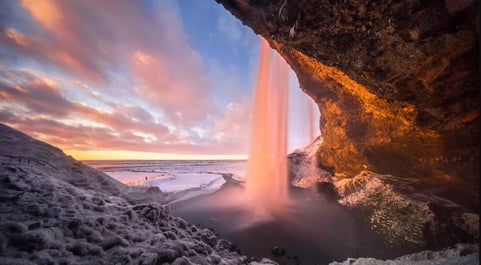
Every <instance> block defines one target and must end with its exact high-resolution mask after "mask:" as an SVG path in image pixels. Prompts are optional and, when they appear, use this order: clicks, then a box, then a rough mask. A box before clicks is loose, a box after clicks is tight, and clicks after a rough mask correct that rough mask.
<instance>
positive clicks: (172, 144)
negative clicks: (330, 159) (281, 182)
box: [0, 0, 319, 160]
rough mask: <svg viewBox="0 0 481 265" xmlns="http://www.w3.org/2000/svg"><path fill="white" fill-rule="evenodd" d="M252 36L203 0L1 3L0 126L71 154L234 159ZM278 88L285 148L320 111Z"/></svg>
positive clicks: (242, 132)
mask: <svg viewBox="0 0 481 265" xmlns="http://www.w3.org/2000/svg"><path fill="white" fill-rule="evenodd" d="M259 38H260V37H259V36H258V35H256V34H254V32H253V31H252V30H251V29H250V28H248V27H246V26H243V25H242V23H241V22H240V21H239V20H237V19H236V18H235V17H233V16H232V15H231V14H230V13H229V12H228V11H226V10H225V9H224V8H223V7H222V6H221V5H219V4H217V3H216V2H215V1H214V0H211V1H197V0H182V1H173V0H172V1H171V0H163V1H155V0H140V1H127V0H124V1H122V0H101V1H83V0H68V1H64V0H57V1H55V0H21V1H0V123H4V124H7V125H9V126H12V127H14V128H16V129H18V130H21V131H22V132H25V133H27V134H28V135H30V136H32V137H34V138H36V139H39V140H41V141H45V142H47V143H49V144H52V145H54V146H57V147H59V148H61V149H62V150H63V151H64V152H65V153H67V154H69V155H72V156H73V157H75V158H77V159H81V160H95V159H236V158H245V157H246V154H247V153H248V148H249V136H250V127H251V117H252V115H253V114H252V113H251V112H252V111H251V109H252V102H253V98H252V97H253V90H254V89H255V83H256V78H257V64H258V60H259V59H258V54H259V43H260V39H259ZM289 83H290V90H289V151H293V150H294V149H297V148H302V147H303V146H305V145H307V144H308V143H309V141H310V136H309V135H310V134H309V128H310V125H309V124H310V123H311V122H315V123H316V125H315V126H316V127H315V128H318V125H317V120H318V117H319V114H318V111H317V108H315V107H314V108H315V110H316V114H317V115H316V116H315V117H314V118H313V119H312V121H311V120H309V117H308V114H307V111H308V109H309V107H313V103H312V100H310V99H309V98H308V97H307V96H306V95H305V94H303V92H302V91H301V90H300V89H299V85H298V82H297V79H296V77H295V74H294V73H293V72H292V71H291V74H290V77H289Z"/></svg>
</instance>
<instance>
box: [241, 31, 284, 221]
mask: <svg viewBox="0 0 481 265" xmlns="http://www.w3.org/2000/svg"><path fill="white" fill-rule="evenodd" d="M288 78H289V72H288V65H287V63H286V62H285V61H284V59H283V58H282V57H281V56H280V55H279V54H278V53H277V52H274V53H273V54H272V60H271V49H270V47H269V44H268V43H267V41H266V40H264V39H261V49H260V60H259V72H258V78H257V85H256V91H255V99H254V112H253V113H254V115H253V126H252V135H251V143H250V150H249V160H248V163H247V174H246V175H247V176H246V189H245V194H246V196H247V200H248V202H249V204H250V205H249V207H251V208H252V210H253V212H254V213H255V215H256V216H257V217H260V218H262V217H268V216H269V215H270V214H271V213H273V212H277V211H279V210H281V209H282V208H284V207H285V205H286V204H287V203H288V201H289V199H288V179H287V95H288V86H289V80H288Z"/></svg>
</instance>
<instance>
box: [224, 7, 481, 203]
mask: <svg viewBox="0 0 481 265" xmlns="http://www.w3.org/2000/svg"><path fill="white" fill-rule="evenodd" d="M217 2H219V3H221V4H222V5H223V6H224V7H225V8H226V9H228V10H229V11H230V12H231V13H232V14H233V15H235V16H236V17H237V18H239V19H240V20H241V21H242V22H243V23H244V24H246V25H247V26H249V27H251V28H252V29H253V30H254V31H255V32H256V33H258V34H260V35H262V36H263V37H264V38H265V39H266V40H268V42H269V43H270V45H271V46H272V47H273V48H274V49H276V50H278V51H279V52H280V53H281V54H282V56H283V57H284V58H285V59H286V61H287V62H288V63H289V64H290V66H291V67H292V69H293V70H294V71H295V72H296V74H297V76H298V79H299V82H300V84H301V87H302V89H303V90H304V91H305V92H306V93H307V94H308V95H310V96H311V97H312V98H313V99H314V100H315V101H316V102H317V104H318V106H319V110H320V112H321V120H320V129H321V132H322V135H323V141H324V142H323V144H322V146H321V147H320V148H319V150H318V156H319V157H318V160H319V162H320V164H321V166H322V167H323V168H324V169H328V170H330V171H332V172H333V173H335V174H338V175H345V176H347V177H352V176H355V175H356V174H358V173H359V172H360V171H362V170H370V171H374V172H377V173H380V174H392V175H396V176H401V177H404V178H406V179H407V180H409V181H410V182H411V183H412V184H413V185H415V186H417V187H420V188H426V187H429V189H430V190H431V191H435V193H437V194H439V195H443V196H445V197H450V199H453V200H455V201H458V202H461V203H464V204H471V206H473V207H476V206H477V204H478V203H477V201H478V197H479V195H478V194H479V188H478V185H479V163H478V160H479V77H478V71H479V41H478V32H479V29H478V20H479V11H478V1H473V0H462V1H450V0H446V1H439V0H438V1H421V0H409V1H381V2H379V1H366V0H360V1H328V0H299V1H297V0H280V1H269V0H249V1H248V0H217ZM463 198H465V199H463ZM463 200H464V201H463ZM473 204H474V205H473Z"/></svg>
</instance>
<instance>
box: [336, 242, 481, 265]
mask: <svg viewBox="0 0 481 265" xmlns="http://www.w3.org/2000/svg"><path fill="white" fill-rule="evenodd" d="M404 264H406V265H441V264H442V265H471V264H479V245H477V244H476V245H470V244H457V245H456V246H454V247H452V248H447V249H444V250H441V251H422V252H419V253H414V254H409V255H404V256H401V257H398V258H396V259H394V260H379V259H373V258H358V259H353V258H349V259H347V260H345V261H343V262H331V263H330V265H404Z"/></svg>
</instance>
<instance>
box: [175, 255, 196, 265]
mask: <svg viewBox="0 0 481 265" xmlns="http://www.w3.org/2000/svg"><path fill="white" fill-rule="evenodd" d="M172 265H192V262H190V260H189V258H187V257H180V258H178V259H176V260H175V261H174V262H173V263H172Z"/></svg>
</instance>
